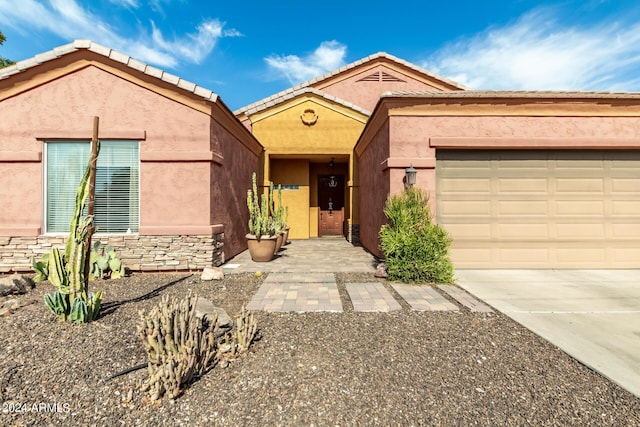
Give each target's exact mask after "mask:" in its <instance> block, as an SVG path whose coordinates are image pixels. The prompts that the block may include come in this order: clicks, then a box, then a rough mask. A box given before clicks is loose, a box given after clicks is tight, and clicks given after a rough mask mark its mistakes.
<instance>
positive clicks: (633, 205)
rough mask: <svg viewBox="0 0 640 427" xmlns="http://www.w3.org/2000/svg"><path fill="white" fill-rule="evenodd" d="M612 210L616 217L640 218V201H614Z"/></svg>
mask: <svg viewBox="0 0 640 427" xmlns="http://www.w3.org/2000/svg"><path fill="white" fill-rule="evenodd" d="M611 210H612V212H613V214H614V215H624V216H640V200H614V201H612V202H611Z"/></svg>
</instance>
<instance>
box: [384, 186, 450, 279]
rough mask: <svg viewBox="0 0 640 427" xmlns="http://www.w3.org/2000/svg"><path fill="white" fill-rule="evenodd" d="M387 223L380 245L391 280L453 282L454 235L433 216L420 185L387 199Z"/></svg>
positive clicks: (385, 211) (427, 199)
mask: <svg viewBox="0 0 640 427" xmlns="http://www.w3.org/2000/svg"><path fill="white" fill-rule="evenodd" d="M384 214H385V215H386V217H387V220H388V224H385V225H383V226H382V228H381V229H380V249H381V250H382V253H383V254H384V256H385V264H386V265H387V272H388V275H389V280H397V281H402V282H434V283H451V282H453V265H452V264H451V260H450V259H449V246H450V245H451V238H450V237H449V235H448V234H447V232H446V231H445V230H444V229H443V228H442V227H441V226H439V225H438V224H435V223H434V222H433V220H432V218H431V211H430V210H429V197H428V196H427V194H426V193H425V192H424V191H423V190H421V189H417V188H409V189H407V190H406V191H405V192H404V193H402V194H399V195H394V196H391V197H389V198H388V199H387V203H386V206H385V208H384Z"/></svg>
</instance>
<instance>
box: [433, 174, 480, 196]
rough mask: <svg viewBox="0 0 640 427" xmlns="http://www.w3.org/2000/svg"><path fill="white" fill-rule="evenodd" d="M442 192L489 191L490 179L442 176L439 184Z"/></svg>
mask: <svg viewBox="0 0 640 427" xmlns="http://www.w3.org/2000/svg"><path fill="white" fill-rule="evenodd" d="M440 185H441V186H442V188H441V191H442V192H443V193H487V194H489V193H490V192H491V180H490V179H489V178H485V179H482V178H476V179H474V178H468V179H465V178H464V177H460V178H457V179H450V180H449V179H446V178H443V180H442V182H441V184H440Z"/></svg>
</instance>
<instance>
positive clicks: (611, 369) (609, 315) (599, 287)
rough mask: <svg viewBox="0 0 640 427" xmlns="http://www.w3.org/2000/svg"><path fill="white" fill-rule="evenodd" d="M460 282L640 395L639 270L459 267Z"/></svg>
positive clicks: (516, 319)
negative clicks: (481, 268)
mask: <svg viewBox="0 0 640 427" xmlns="http://www.w3.org/2000/svg"><path fill="white" fill-rule="evenodd" d="M456 277H457V283H458V285H459V286H461V287H462V288H464V289H466V290H467V291H468V292H470V293H471V294H473V295H475V296H476V297H478V298H479V299H481V300H483V301H485V302H487V303H488V304H490V305H492V306H493V307H494V308H496V309H497V310H499V311H501V312H502V313H504V314H506V315H507V316H509V317H511V318H512V319H514V320H515V321H517V322H518V323H520V324H522V325H523V326H525V327H526V328H528V329H530V330H531V331H533V332H534V333H536V334H538V335H540V336H541V337H543V338H544V339H546V340H547V341H549V342H551V343H552V344H554V345H556V346H557V347H559V348H561V349H562V350H564V351H565V352H566V353H568V354H569V355H571V356H573V357H574V358H576V359H577V360H579V361H580V362H582V363H583V364H585V365H587V366H589V367H590V368H592V369H594V370H596V371H598V372H600V373H601V374H602V375H604V376H605V377H607V378H609V379H610V380H612V381H614V382H616V383H617V384H619V385H620V386H622V387H624V388H625V389H627V390H629V391H630V392H631V393H633V394H635V395H636V396H638V397H640V270H457V271H456Z"/></svg>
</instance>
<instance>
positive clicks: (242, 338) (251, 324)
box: [219, 306, 258, 358]
mask: <svg viewBox="0 0 640 427" xmlns="http://www.w3.org/2000/svg"><path fill="white" fill-rule="evenodd" d="M257 332H258V324H257V323H256V320H255V318H254V317H253V313H252V312H250V311H246V310H245V307H244V306H243V307H242V311H241V312H240V316H238V317H237V318H236V329H235V330H233V331H231V332H230V333H228V334H226V335H225V336H224V338H223V341H222V343H221V344H220V346H219V349H220V351H221V353H223V354H221V357H222V356H224V357H227V358H235V357H238V355H240V354H243V353H246V352H247V351H248V350H249V348H250V347H251V344H252V343H253V341H254V340H255V338H256V334H257Z"/></svg>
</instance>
